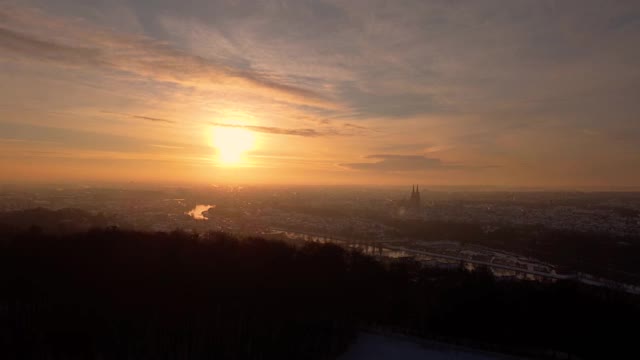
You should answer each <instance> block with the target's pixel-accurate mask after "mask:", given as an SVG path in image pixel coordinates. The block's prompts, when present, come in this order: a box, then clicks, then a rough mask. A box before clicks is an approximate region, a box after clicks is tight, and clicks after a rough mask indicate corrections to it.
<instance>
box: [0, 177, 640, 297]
mask: <svg viewBox="0 0 640 360" xmlns="http://www.w3.org/2000/svg"><path fill="white" fill-rule="evenodd" d="M37 208H43V209H49V210H60V209H80V210H83V211H86V212H87V213H88V214H92V215H94V216H98V217H99V218H100V219H101V220H100V223H99V224H96V223H95V219H96V218H95V217H93V218H91V219H89V218H87V219H85V220H84V221H83V219H78V215H77V214H76V213H69V214H70V215H69V216H71V217H72V218H70V219H68V221H66V222H65V221H61V222H60V223H58V224H57V225H56V226H57V227H58V228H65V227H69V228H73V229H74V230H85V229H88V228H90V227H92V226H96V225H98V226H117V227H121V228H131V229H137V230H146V231H173V230H177V229H179V230H182V231H187V232H197V233H205V232H209V231H222V232H229V233H234V234H239V235H245V236H254V235H259V236H264V237H273V238H279V239H283V240H287V241H318V242H332V243H336V244H339V245H341V246H345V247H349V248H356V249H359V250H361V251H363V252H366V253H368V254H371V255H374V256H379V257H382V258H384V257H408V258H413V259H415V260H416V261H420V262H423V263H425V264H428V265H432V266H437V267H442V268H453V267H459V266H464V267H466V268H469V269H474V268H476V267H479V266H485V267H489V268H490V269H491V270H492V271H493V273H494V274H495V275H496V276H499V277H503V278H511V277H513V278H521V279H529V280H537V281H554V280H556V279H566V278H575V279H578V280H580V281H582V282H586V283H590V284H594V285H599V286H607V287H615V288H622V289H624V290H626V291H630V292H640V288H638V287H637V285H638V284H640V277H639V276H638V273H635V272H634V271H633V268H630V267H629V266H628V265H620V267H616V266H611V265H607V266H606V268H605V267H604V266H600V265H598V264H595V265H594V264H593V263H592V262H591V261H590V260H589V256H588V254H586V255H584V256H580V257H577V258H576V257H575V256H573V255H574V254H573V253H571V250H568V249H564V248H563V246H564V244H563V243H560V241H555V242H550V241H548V242H549V243H545V241H547V240H548V239H551V238H554V237H557V236H559V235H558V234H564V235H562V236H565V237H566V236H567V235H566V234H572V235H570V236H572V237H575V236H578V237H579V236H583V237H584V236H588V237H589V239H587V240H580V239H578V238H576V239H573V238H572V240H570V241H574V242H576V241H591V242H598V244H600V245H599V246H603V247H604V248H606V249H607V251H608V250H611V249H613V250H612V251H616V252H619V253H621V254H620V255H619V256H620V257H623V258H622V259H621V260H620V263H621V264H626V260H625V259H624V257H625V256H626V255H625V253H628V254H629V255H628V256H631V254H634V251H636V243H635V242H634V241H631V240H629V239H635V237H637V236H638V234H640V231H639V230H640V194H638V193H622V192H545V191H536V192H509V191H442V190H430V189H429V188H426V187H424V186H423V187H421V186H420V185H419V184H415V185H411V186H407V187H396V188H357V187H333V188H331V187H329V188H321V187H317V188H316V187H296V188H293V187H291V188H285V187H233V186H210V187H199V188H197V187H194V188H177V187H176V188H168V187H167V188H139V187H138V188H136V187H113V188H101V187H87V186H85V187H64V186H49V187H39V188H37V189H34V188H25V187H20V186H4V187H3V188H1V191H0V211H2V212H5V213H7V212H12V211H13V212H15V211H23V210H27V209H37ZM514 231H515V233H514ZM504 238H507V241H503V240H504ZM562 241H564V240H562ZM567 241H569V240H567ZM531 243H534V245H533V246H532V245H531ZM592 245H593V244H592ZM591 247H592V249H590V250H589V251H595V252H597V251H598V246H595V247H594V246H591ZM549 249H553V251H548V250H549ZM565 250H566V251H565ZM549 253H552V254H553V256H547V254H549ZM612 259H613V260H612V262H615V260H616V259H617V258H616V257H615V255H614V256H613V258H612ZM614 280H616V281H614Z"/></svg>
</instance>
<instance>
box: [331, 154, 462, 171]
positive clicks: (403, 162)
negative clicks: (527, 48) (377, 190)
mask: <svg viewBox="0 0 640 360" xmlns="http://www.w3.org/2000/svg"><path fill="white" fill-rule="evenodd" d="M366 159H370V160H376V161H373V162H361V163H346V164H340V166H343V167H346V168H349V169H353V170H370V171H391V172H393V171H425V170H434V169H443V168H449V167H452V165H446V164H444V163H443V162H442V161H441V160H440V159H437V158H429V157H426V156H422V155H391V154H375V155H369V156H367V157H366Z"/></svg>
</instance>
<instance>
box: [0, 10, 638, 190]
mask: <svg viewBox="0 0 640 360" xmlns="http://www.w3.org/2000/svg"><path fill="white" fill-rule="evenodd" d="M639 19H640V6H639V4H638V2H636V1H614V2H603V1H461V2H453V3H452V2H450V1H392V2H385V1H257V2H253V1H247V2H244V1H189V2H187V3H183V2H174V1H125V0H116V1H98V0H91V1H73V0H60V1H54V2H52V1H38V0H24V1H2V3H1V5H0V49H1V52H2V57H1V58H0V67H1V68H0V70H1V71H0V82H1V83H2V84H3V86H2V87H1V88H0V96H1V97H2V100H1V101H0V150H2V155H1V157H0V167H2V169H3V171H2V172H1V173H0V181H2V182H5V183H11V182H20V181H28V182H42V181H44V180H46V181H115V182H130V181H142V182H174V183H175V182H179V183H189V182H197V183H259V184H376V185H377V184H396V185H397V184H403V185H406V184H407V183H411V182H413V181H417V180H419V181H420V182H421V183H423V184H424V185H489V186H536V187H584V186H597V187H604V188H612V187H620V186H622V187H624V186H636V185H638V184H639V183H640V142H639V141H638V139H640V122H639V121H638V111H639V110H640V109H639V106H640V103H639V102H638V101H637V94H638V92H639V91H640V88H639V85H640V67H638V59H639V57H640V47H638V46H637V43H638V38H639V35H640V21H639ZM413 179H417V180H413Z"/></svg>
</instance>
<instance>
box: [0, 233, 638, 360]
mask: <svg viewBox="0 0 640 360" xmlns="http://www.w3.org/2000/svg"><path fill="white" fill-rule="evenodd" d="M638 300H639V299H638V297H637V296H633V295H629V294H623V293H617V292H613V291H611V290H606V289H601V288H593V287H588V286H585V285H579V284H574V283H556V284H541V283H534V282H511V281H497V280H496V279H495V278H493V276H492V275H491V274H490V273H489V272H488V271H485V270H478V271H475V272H467V271H464V270H462V269H461V270H438V269H433V268H424V267H421V266H420V265H419V264H418V263H415V262H412V261H410V260H399V261H396V262H390V263H380V262H377V261H375V260H373V259H372V258H369V257H367V256H364V255H362V254H360V253H357V252H349V251H346V250H344V249H342V248H340V247H337V246H333V245H320V244H315V243H305V244H302V245H301V246H294V245H290V244H286V243H283V242H277V241H270V240H266V239H260V238H247V239H237V238H236V237H234V236H232V235H229V234H224V233H208V234H204V235H195V234H188V233H184V232H172V233H146V232H134V231H121V230H117V229H106V230H91V231H88V232H83V233H77V234H67V235H47V234H45V233H43V232H40V231H35V230H34V231H26V232H20V233H9V232H7V233H5V234H3V235H0V358H3V359H201V358H202V359H204V358H208V359H210V358H217V359H330V358H335V357H336V356H337V355H339V354H340V353H342V352H344V351H345V350H346V349H347V347H348V346H349V344H351V343H352V342H353V340H354V339H355V335H356V333H357V332H358V331H359V330H361V329H378V330H380V329H382V330H383V331H392V332H395V333H405V334H410V335H412V336H419V337H424V338H428V339H436V340H439V341H446V342H451V343H457V344H464V345H467V346H473V347H478V348H483V349H488V350H496V351H502V352H509V353H515V354H519V355H525V356H530V357H551V356H553V354H554V353H555V354H558V353H564V354H571V356H574V357H577V358H596V359H603V358H616V357H617V358H629V357H631V358H633V357H635V356H636V355H637V352H638V350H637V348H636V344H635V341H636V340H637V339H636V338H635V337H636V335H637V332H636V331H635V330H634V329H635V328H636V327H637V324H638V323H640V309H639V303H640V302H639V301H638Z"/></svg>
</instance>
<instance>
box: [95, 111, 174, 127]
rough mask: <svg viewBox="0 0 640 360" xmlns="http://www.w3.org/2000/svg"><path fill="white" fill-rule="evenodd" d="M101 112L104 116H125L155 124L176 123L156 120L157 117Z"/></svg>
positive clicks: (160, 119) (167, 120)
mask: <svg viewBox="0 0 640 360" xmlns="http://www.w3.org/2000/svg"><path fill="white" fill-rule="evenodd" d="M101 112H102V113H105V114H113V115H120V116H127V117H130V118H134V119H141V120H148V121H152V122H156V123H167V124H175V123H176V122H175V121H173V120H169V119H163V118H158V117H151V116H143V115H134V114H125V113H119V112H114V111H106V110H103V111H101Z"/></svg>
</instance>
